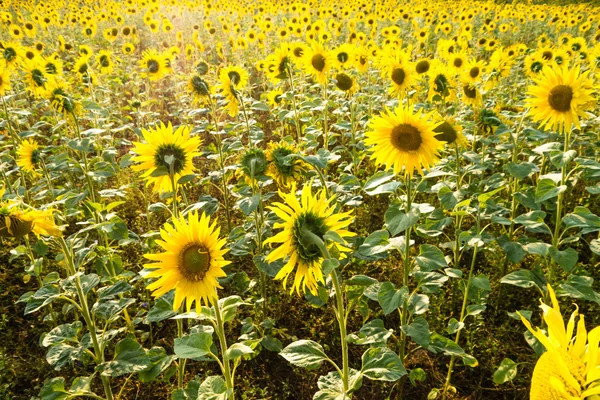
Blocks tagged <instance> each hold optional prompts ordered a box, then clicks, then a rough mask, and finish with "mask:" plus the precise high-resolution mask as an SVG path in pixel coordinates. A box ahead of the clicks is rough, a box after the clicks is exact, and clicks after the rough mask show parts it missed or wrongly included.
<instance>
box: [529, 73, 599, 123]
mask: <svg viewBox="0 0 600 400" xmlns="http://www.w3.org/2000/svg"><path fill="white" fill-rule="evenodd" d="M534 81H535V83H536V85H534V86H529V88H528V94H529V95H530V96H531V97H530V98H529V99H527V100H526V103H527V104H528V105H529V107H531V109H530V114H531V116H532V118H533V119H534V120H535V121H539V122H540V124H541V125H542V127H543V128H545V129H552V130H558V132H559V133H564V132H565V131H567V130H570V129H571V126H572V125H575V126H576V127H577V128H580V127H581V126H580V124H579V117H585V116H586V113H585V109H586V108H588V107H589V106H590V105H591V102H592V101H593V98H592V90H591V88H592V82H591V80H590V78H589V71H586V72H583V73H581V70H580V67H579V66H576V67H574V68H573V69H568V67H567V66H566V65H563V66H556V67H552V68H550V67H546V68H544V69H543V70H542V72H541V74H540V78H539V79H534Z"/></svg>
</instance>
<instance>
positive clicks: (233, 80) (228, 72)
mask: <svg viewBox="0 0 600 400" xmlns="http://www.w3.org/2000/svg"><path fill="white" fill-rule="evenodd" d="M219 80H220V81H221V82H225V81H228V82H229V83H230V84H232V85H233V88H234V89H236V90H240V89H243V88H245V87H246V86H247V85H248V72H247V71H246V70H245V69H243V68H240V67H236V66H235V65H229V66H227V67H225V68H222V69H221V70H220V71H219Z"/></svg>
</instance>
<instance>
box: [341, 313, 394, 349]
mask: <svg viewBox="0 0 600 400" xmlns="http://www.w3.org/2000/svg"><path fill="white" fill-rule="evenodd" d="M393 332H394V331H393V330H392V329H385V326H384V325H383V321H382V320H380V319H374V320H372V321H369V322H367V323H366V324H364V325H363V326H362V327H361V328H360V331H359V333H358V335H356V334H352V335H349V336H348V341H349V342H351V343H354V344H359V345H365V344H376V345H379V346H385V345H386V342H387V340H388V339H389V338H390V336H392V333H393Z"/></svg>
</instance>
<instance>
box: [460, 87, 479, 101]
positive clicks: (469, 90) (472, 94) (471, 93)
mask: <svg viewBox="0 0 600 400" xmlns="http://www.w3.org/2000/svg"><path fill="white" fill-rule="evenodd" d="M463 93H464V94H465V96H467V97H468V98H470V99H474V98H476V97H477V89H476V88H475V86H471V85H464V86H463Z"/></svg>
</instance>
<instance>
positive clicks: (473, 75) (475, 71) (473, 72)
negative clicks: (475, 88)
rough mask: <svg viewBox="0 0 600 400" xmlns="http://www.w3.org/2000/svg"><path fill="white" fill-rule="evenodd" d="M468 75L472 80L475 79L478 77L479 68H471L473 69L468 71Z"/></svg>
mask: <svg viewBox="0 0 600 400" xmlns="http://www.w3.org/2000/svg"><path fill="white" fill-rule="evenodd" d="M469 75H470V76H471V78H473V79H475V78H477V77H478V76H479V67H473V68H471V70H470V71H469Z"/></svg>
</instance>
